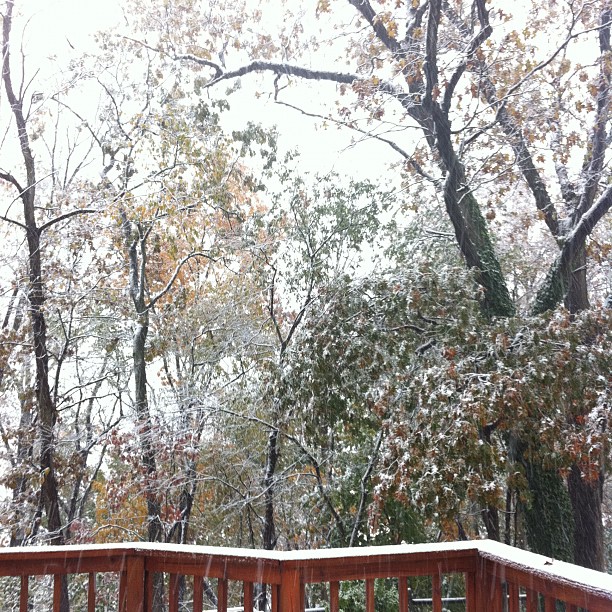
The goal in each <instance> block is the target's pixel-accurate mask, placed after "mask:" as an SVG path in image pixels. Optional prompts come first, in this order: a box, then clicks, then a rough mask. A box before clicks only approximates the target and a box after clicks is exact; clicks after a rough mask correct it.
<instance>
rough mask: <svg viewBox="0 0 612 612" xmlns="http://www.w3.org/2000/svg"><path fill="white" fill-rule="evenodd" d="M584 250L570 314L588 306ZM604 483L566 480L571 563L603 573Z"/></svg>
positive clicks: (573, 280)
mask: <svg viewBox="0 0 612 612" xmlns="http://www.w3.org/2000/svg"><path fill="white" fill-rule="evenodd" d="M586 266H587V258H586V248H585V246H584V245H583V246H582V248H581V249H580V250H579V251H578V252H577V253H576V254H575V255H574V258H573V260H572V264H571V268H570V276H569V279H568V283H567V284H568V291H567V296H566V298H565V306H566V308H567V309H568V310H569V311H570V312H571V313H577V312H580V311H581V310H586V309H587V308H589V307H590V304H589V298H588V292H587V276H586ZM603 480H604V475H603V472H602V471H601V470H600V471H599V474H598V478H597V480H595V481H593V482H591V481H588V480H587V479H585V478H584V477H583V475H582V472H581V469H580V467H579V466H578V465H576V464H574V465H572V467H571V469H570V473H569V476H568V479H567V486H568V491H569V499H570V501H571V504H572V509H573V513H574V562H575V563H577V564H578V565H582V566H583V567H588V568H591V569H594V570H598V571H601V572H603V571H605V561H604V530H603V515H602V502H603Z"/></svg>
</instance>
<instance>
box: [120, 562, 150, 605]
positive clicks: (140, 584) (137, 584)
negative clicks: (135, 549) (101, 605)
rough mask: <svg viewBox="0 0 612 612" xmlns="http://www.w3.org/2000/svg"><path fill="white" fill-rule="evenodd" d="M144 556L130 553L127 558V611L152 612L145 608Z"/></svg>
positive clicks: (125, 601) (125, 602)
mask: <svg viewBox="0 0 612 612" xmlns="http://www.w3.org/2000/svg"><path fill="white" fill-rule="evenodd" d="M144 561H145V560H144V557H141V556H140V555H134V554H130V555H128V556H127V557H126V559H125V587H126V588H125V590H126V592H125V599H124V600H123V601H122V602H121V603H122V604H124V605H125V608H120V610H122V611H123V610H125V612H150V611H149V610H145V563H144Z"/></svg>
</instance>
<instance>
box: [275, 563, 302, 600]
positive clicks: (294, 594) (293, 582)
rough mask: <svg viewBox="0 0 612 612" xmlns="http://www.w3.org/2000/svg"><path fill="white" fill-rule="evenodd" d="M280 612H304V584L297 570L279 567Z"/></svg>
mask: <svg viewBox="0 0 612 612" xmlns="http://www.w3.org/2000/svg"><path fill="white" fill-rule="evenodd" d="M279 603H280V610H281V611H282V612H304V584H303V581H302V575H301V573H300V571H299V569H295V568H286V567H284V566H283V565H281V583H280V602H279Z"/></svg>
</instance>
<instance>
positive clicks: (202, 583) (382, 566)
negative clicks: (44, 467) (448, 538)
mask: <svg viewBox="0 0 612 612" xmlns="http://www.w3.org/2000/svg"><path fill="white" fill-rule="evenodd" d="M112 573H116V582H117V584H116V585H115V586H114V587H113V586H112V585H111V587H110V589H107V592H110V593H114V597H115V599H116V601H115V603H114V605H113V607H112V608H111V609H118V610H119V611H120V612H150V611H151V610H152V599H153V595H152V592H153V588H152V584H153V576H154V575H155V574H158V575H159V573H161V574H163V576H164V581H165V585H166V586H165V589H164V590H165V597H166V600H167V603H166V605H167V608H166V609H167V610H169V612H178V610H179V598H180V599H181V603H180V609H181V610H184V609H189V610H193V611H194V612H201V611H202V610H203V609H204V608H205V607H207V608H210V607H211V605H209V604H205V601H206V598H205V596H204V592H205V590H207V589H208V590H210V589H211V588H214V590H216V599H217V610H221V611H225V610H227V609H228V607H229V606H240V607H241V608H243V609H244V611H245V612H251V611H252V610H253V608H254V605H253V600H254V593H256V592H258V591H260V590H261V588H260V586H259V585H262V584H265V585H268V587H267V592H268V593H269V594H271V597H269V599H268V601H269V603H270V609H271V610H272V611H273V612H301V611H303V610H304V606H305V592H306V590H307V589H308V590H310V589H312V586H311V585H318V586H317V587H315V588H316V591H313V592H314V593H316V594H317V596H318V597H319V598H321V597H323V596H324V597H325V598H326V599H327V601H316V602H311V603H315V604H317V605H324V606H325V607H327V608H328V609H329V610H330V611H331V612H335V611H337V610H340V609H341V608H340V584H341V583H343V582H345V581H353V580H359V581H363V583H364V586H363V589H364V599H365V608H366V610H367V612H373V611H374V610H375V609H376V602H375V589H374V587H375V580H376V579H381V578H394V579H395V581H394V587H393V588H397V589H398V594H397V599H398V601H399V604H398V608H399V610H400V611H401V612H406V611H407V610H409V606H410V602H409V595H408V592H409V591H408V587H409V582H410V581H412V582H413V583H414V581H418V583H419V584H420V585H421V587H422V585H423V583H430V585H431V586H430V590H429V592H430V597H431V599H432V604H431V609H432V610H433V611H434V612H442V598H443V595H444V594H445V592H446V586H445V585H447V584H448V583H449V581H450V580H451V577H452V579H453V584H455V585H457V584H458V583H459V585H460V587H459V589H460V590H461V591H462V593H461V594H462V596H464V597H465V603H464V604H463V608H462V609H464V610H466V612H502V611H503V610H508V611H509V612H519V610H525V611H526V612H537V611H538V610H542V609H543V610H545V612H556V610H557V607H556V603H557V602H563V603H564V604H565V610H566V611H567V612H577V611H578V610H588V611H589V612H611V611H612V576H610V575H608V574H602V573H599V572H594V571H591V570H585V569H583V568H579V567H577V566H574V565H570V564H567V563H562V562H560V561H556V560H552V559H547V558H545V557H542V556H539V555H535V554H532V553H528V552H525V551H521V550H517V549H514V548H511V547H509V546H505V545H503V544H499V543H497V542H491V541H487V540H480V541H471V542H460V543H452V544H450V543H448V544H417V545H402V546H385V547H375V548H356V549H355V548H354V549H332V550H316V551H296V552H268V551H258V550H246V549H223V548H210V547H200V546H173V545H158V544H112V545H105V546H96V545H91V546H64V547H37V548H13V549H11V548H5V549H0V576H3V577H12V578H2V579H0V597H4V598H6V597H11V595H10V594H9V595H7V593H10V592H11V589H13V591H12V592H13V593H14V599H13V600H12V601H11V602H10V603H11V606H12V607H11V608H10V609H17V608H18V609H19V610H20V611H21V612H26V611H27V610H31V609H35V610H38V609H43V608H42V607H41V608H38V607H37V605H39V604H34V607H32V603H33V600H34V598H36V601H38V602H40V601H41V597H42V598H43V599H42V601H44V603H45V609H47V610H50V609H52V610H53V611H54V612H59V611H60V609H61V607H64V608H65V604H64V606H62V604H61V600H62V584H64V585H65V584H66V581H65V579H64V578H63V577H64V576H67V575H70V578H69V584H70V588H69V593H70V599H71V610H79V611H81V610H83V611H84V610H87V611H88V612H95V610H97V609H100V607H99V604H100V600H101V597H102V590H101V586H100V584H101V577H104V576H107V577H108V575H112ZM41 576H47V577H48V578H46V580H47V582H46V583H44V584H45V585H46V586H47V587H48V589H49V592H48V593H47V594H46V595H44V594H43V595H42V596H41V585H40V584H38V583H39V582H40V581H41V578H40V577H41ZM51 577H52V578H51ZM182 577H185V579H183V578H182ZM425 577H429V579H427V578H425ZM44 580H45V579H43V582H44ZM3 581H4V582H3ZM6 581H8V583H9V584H6ZM105 596H106V595H105ZM3 603H4V604H6V603H7V602H6V601H5V602H3ZM97 603H98V607H97V605H96V604H97ZM17 604H18V606H17ZM0 607H1V608H2V610H4V609H9V608H6V606H5V605H3V606H0Z"/></svg>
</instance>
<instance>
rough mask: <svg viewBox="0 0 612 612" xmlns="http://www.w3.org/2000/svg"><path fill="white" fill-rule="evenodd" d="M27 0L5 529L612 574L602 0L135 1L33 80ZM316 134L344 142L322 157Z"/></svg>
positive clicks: (2, 166) (6, 344)
mask: <svg viewBox="0 0 612 612" xmlns="http://www.w3.org/2000/svg"><path fill="white" fill-rule="evenodd" d="M28 18H29V15H28V5H27V3H26V2H18V1H15V0H7V1H6V2H5V4H4V6H3V8H2V21H3V43H2V44H3V79H2V100H1V102H0V111H1V115H0V121H1V122H2V134H3V140H2V150H1V151H0V184H1V190H0V203H1V204H0V205H1V209H0V219H1V222H0V231H1V232H2V240H3V244H4V245H5V248H4V249H3V252H2V254H1V255H0V257H1V258H2V274H1V275H0V304H1V305H2V308H3V313H2V320H3V324H2V344H1V346H0V404H1V405H2V416H1V417H0V435H1V437H2V455H1V459H2V472H1V474H2V483H3V485H4V491H5V493H4V497H3V500H2V507H3V513H2V519H1V523H0V527H1V529H2V531H3V534H4V536H5V539H6V541H7V542H9V543H11V544H12V545H26V544H29V543H32V542H45V541H49V542H55V543H71V542H83V541H111V540H118V539H119V540H120V539H123V540H126V539H129V540H131V539H147V540H150V541H172V542H177V543H202V544H204V543H206V544H220V545H242V546H250V547H263V548H267V549H273V548H296V547H317V546H358V545H370V544H381V543H399V542H402V541H419V540H423V539H428V538H430V539H434V538H440V537H443V538H448V539H452V538H472V537H482V536H483V535H486V536H487V537H491V538H495V539H499V540H503V541H506V542H508V543H513V544H516V545H519V546H525V547H530V548H531V549H533V550H536V551H538V552H542V553H545V554H548V555H551V556H555V557H557V558H562V559H566V560H570V561H575V562H577V563H580V564H582V565H585V566H589V567H594V568H597V569H604V568H605V566H606V563H607V562H609V561H607V560H608V559H609V556H610V553H609V550H610V548H608V549H607V548H606V546H608V547H610V546H611V545H610V541H612V537H611V535H610V533H609V529H608V531H606V529H605V527H604V515H605V512H606V510H605V508H606V484H607V483H606V481H605V474H606V468H607V466H609V461H610V431H612V429H611V426H612V423H611V422H610V421H611V418H612V412H611V410H610V385H611V382H612V379H611V375H610V372H612V363H610V354H611V350H610V349H611V343H612V327H611V325H612V320H611V318H610V317H611V313H612V311H611V310H610V306H611V303H612V270H611V266H610V254H611V253H612V239H611V233H610V231H611V225H610V217H609V214H608V213H609V209H610V206H611V205H612V187H611V186H610V180H609V162H610V153H609V150H608V149H609V145H610V142H611V138H610V108H609V107H610V96H611V92H610V79H611V66H612V63H611V62H612V49H611V48H610V27H611V23H612V5H611V4H610V3H609V2H607V1H604V0H597V1H595V2H589V3H586V2H578V1H575V0H564V1H554V0H550V1H548V2H530V1H528V0H525V1H524V2H523V1H521V2H517V3H515V4H513V5H512V6H507V5H505V4H503V3H500V2H496V1H494V0H491V1H488V0H470V1H464V0H414V1H411V0H397V1H396V0H393V1H391V0H347V1H346V2H340V1H337V2H327V1H323V0H321V1H319V2H313V3H308V4H306V5H304V4H296V3H291V2H286V3H273V2H269V1H264V0H261V1H259V2H240V3H229V2H228V3H226V2H224V1H223V0H216V1H215V2H206V3H205V2H199V1H198V0H177V1H176V2H172V3H168V2H163V1H161V0H159V1H157V0H156V1H154V2H141V1H140V0H130V1H129V2H126V3H125V4H124V5H123V6H122V15H121V19H120V20H119V21H118V24H117V27H116V28H113V29H112V30H111V31H102V32H100V33H99V34H98V35H97V37H96V39H95V41H92V42H91V43H90V46H89V47H88V48H87V49H83V52H82V53H81V52H80V50H79V49H74V48H73V45H72V43H70V41H68V42H69V44H70V48H71V50H70V52H69V53H68V52H67V55H66V61H65V62H64V59H63V58H62V57H61V55H59V56H58V57H57V58H55V59H54V60H53V61H54V66H55V68H56V70H55V71H54V73H53V74H54V76H53V78H47V79H43V78H42V77H43V76H44V75H41V74H38V72H37V66H36V63H35V61H33V60H32V59H31V57H30V56H29V54H28V52H27V45H28V38H27V35H26V34H24V32H25V33H27V28H28V26H27V20H28ZM262 102H265V103H266V105H267V108H272V109H273V112H274V113H275V114H276V116H274V117H272V121H271V120H270V116H269V115H266V114H265V113H264V114H262V113H260V112H259V111H258V110H257V109H260V108H261V106H260V103H262ZM251 108H252V109H253V110H252V112H251V110H250V109H251ZM260 115H261V116H260ZM274 123H277V124H278V125H274ZM287 126H289V127H287ZM330 139H331V140H334V139H337V140H338V142H341V143H346V142H349V140H347V139H350V145H349V147H348V148H350V149H351V151H350V156H349V155H348V153H347V158H346V159H348V160H350V162H349V163H348V164H342V163H338V164H337V167H336V168H334V169H330V167H329V166H328V165H321V167H320V168H319V169H318V170H317V171H316V172H315V171H312V170H311V168H310V165H311V162H308V163H306V162H305V161H304V159H303V157H302V156H301V155H300V150H301V148H302V145H304V143H305V141H309V143H310V144H309V147H311V148H312V146H313V143H315V144H316V145H318V146H320V147H321V149H323V147H324V146H325V145H324V144H323V143H326V142H329V141H330ZM344 146H345V145H344V144H342V145H340V148H342V147H344ZM383 151H384V152H385V155H388V160H389V161H388V164H387V167H386V169H385V171H384V173H382V174H381V175H380V177H375V178H373V177H372V174H371V172H370V170H371V168H370V166H373V167H374V166H376V167H378V163H379V159H378V158H379V157H383ZM323 153H324V151H323V150H321V157H322V159H323V158H324V155H323ZM339 155H340V156H341V157H342V159H344V157H343V155H344V154H342V153H339ZM311 161H312V160H311ZM608 495H609V494H608ZM606 543H607V544H606ZM69 588H70V586H69V585H68V583H67V582H65V584H64V590H65V592H66V593H67V590H68V589H69ZM181 588H183V589H184V588H185V587H184V586H183V587H181ZM156 590H157V596H158V598H159V599H158V600H157V604H156V605H158V607H159V606H161V601H162V598H163V593H162V591H163V584H161V583H160V584H158V585H156ZM345 595H346V598H347V601H348V600H349V599H350V598H351V597H352V595H351V594H350V593H346V594H345ZM258 596H259V600H260V605H261V606H262V609H263V607H264V606H265V600H266V593H265V590H264V591H262V592H261V593H259V594H258ZM347 605H348V604H347ZM351 605H352V604H351ZM390 605H392V604H390ZM63 606H64V607H63V609H64V610H67V599H65V601H64V604H63Z"/></svg>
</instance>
